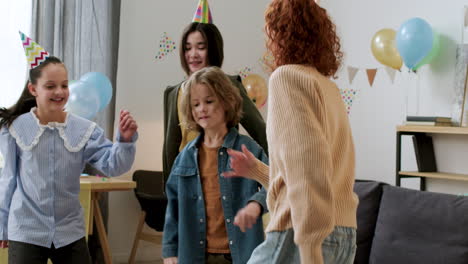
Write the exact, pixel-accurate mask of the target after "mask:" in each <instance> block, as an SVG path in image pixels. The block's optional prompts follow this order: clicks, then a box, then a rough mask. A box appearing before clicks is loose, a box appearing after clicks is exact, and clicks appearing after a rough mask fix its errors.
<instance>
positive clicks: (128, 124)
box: [119, 110, 138, 142]
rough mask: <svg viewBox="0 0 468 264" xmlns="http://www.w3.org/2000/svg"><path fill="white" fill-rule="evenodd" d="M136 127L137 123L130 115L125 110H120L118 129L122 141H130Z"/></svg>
mask: <svg viewBox="0 0 468 264" xmlns="http://www.w3.org/2000/svg"><path fill="white" fill-rule="evenodd" d="M137 129H138V125H137V123H136V121H135V120H133V117H132V115H131V114H130V112H128V111H127V110H120V122H119V131H120V138H121V141H122V142H130V141H132V137H133V135H134V134H135V132H136V131H137Z"/></svg>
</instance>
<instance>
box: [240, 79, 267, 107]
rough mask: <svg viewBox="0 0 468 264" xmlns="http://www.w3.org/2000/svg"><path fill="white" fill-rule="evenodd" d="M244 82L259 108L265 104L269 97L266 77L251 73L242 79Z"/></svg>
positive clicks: (249, 94) (250, 96)
mask: <svg viewBox="0 0 468 264" xmlns="http://www.w3.org/2000/svg"><path fill="white" fill-rule="evenodd" d="M242 84H243V85H244V87H245V89H246V90H247V94H248V96H249V98H250V99H251V100H252V101H253V102H254V104H255V105H256V106H257V108H261V107H262V106H264V105H265V103H266V100H267V97H268V88H267V83H266V81H265V79H264V78H263V77H262V76H260V75H258V74H249V75H248V76H247V77H245V78H244V79H242Z"/></svg>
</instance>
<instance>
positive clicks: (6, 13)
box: [0, 0, 32, 107]
mask: <svg viewBox="0 0 468 264" xmlns="http://www.w3.org/2000/svg"><path fill="white" fill-rule="evenodd" d="M31 13H32V1H31V0H14V1H0V32H1V34H0V52H1V58H2V60H1V63H0V107H10V106H12V105H13V104H14V103H15V102H16V100H18V98H19V96H20V94H21V92H22V90H23V88H24V84H25V82H26V77H27V69H28V68H27V61H26V57H25V55H24V50H23V45H22V44H21V39H20V37H19V34H18V31H19V30H21V31H22V32H24V33H25V34H26V35H30V32H31V30H30V29H31Z"/></svg>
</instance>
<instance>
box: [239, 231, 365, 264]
mask: <svg viewBox="0 0 468 264" xmlns="http://www.w3.org/2000/svg"><path fill="white" fill-rule="evenodd" d="M355 254H356V229H354V228H351V227H342V226H336V227H335V229H334V230H333V232H332V233H331V234H330V235H329V236H328V237H327V238H325V240H324V241H323V244H322V255H323V263H325V264H352V263H353V262H354V255H355ZM257 263H258V264H265V263H271V264H282V263H291V264H295V263H297V264H299V263H301V257H300V254H299V248H298V247H297V246H296V244H295V243H294V230H293V229H288V230H286V231H281V232H268V233H267V235H266V239H265V241H264V242H263V243H262V244H260V245H259V246H258V247H257V248H256V249H255V250H254V252H253V253H252V256H251V257H250V260H249V262H248V264H257Z"/></svg>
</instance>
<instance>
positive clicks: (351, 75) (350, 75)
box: [347, 66, 359, 84]
mask: <svg viewBox="0 0 468 264" xmlns="http://www.w3.org/2000/svg"><path fill="white" fill-rule="evenodd" d="M347 68H348V78H349V84H352V83H353V80H354V78H355V77H356V74H357V72H358V71H359V69H358V68H356V67H352V66H348V67H347Z"/></svg>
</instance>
